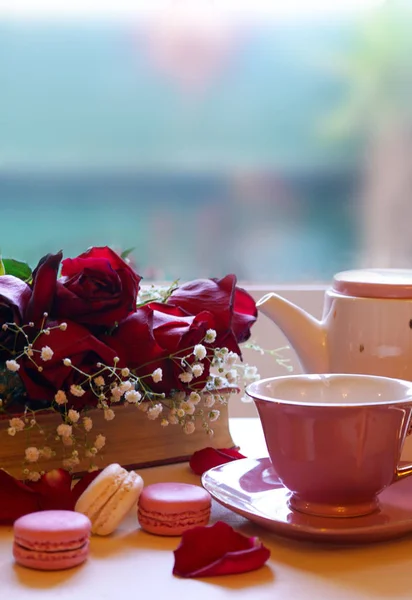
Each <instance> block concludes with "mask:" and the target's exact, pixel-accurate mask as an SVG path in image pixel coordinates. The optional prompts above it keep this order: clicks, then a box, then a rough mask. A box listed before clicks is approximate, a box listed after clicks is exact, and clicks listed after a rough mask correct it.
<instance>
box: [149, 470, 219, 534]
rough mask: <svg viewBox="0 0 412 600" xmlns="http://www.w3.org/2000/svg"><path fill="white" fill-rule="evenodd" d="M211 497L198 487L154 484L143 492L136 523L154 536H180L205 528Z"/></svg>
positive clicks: (178, 484) (185, 484)
mask: <svg viewBox="0 0 412 600" xmlns="http://www.w3.org/2000/svg"><path fill="white" fill-rule="evenodd" d="M210 507H211V496H210V494H209V492H207V491H206V490H205V489H203V488H201V487H200V486H198V485H192V484H189V483H169V482H167V483H166V482H165V483H153V484H151V485H148V486H147V487H145V488H144V490H143V491H142V493H141V495H140V498H139V504H138V519H139V523H140V526H141V528H142V529H144V530H145V531H147V532H148V533H154V534H156V535H165V536H166V535H170V536H172V535H182V534H183V533H184V532H185V531H187V530H188V529H191V528H192V527H197V526H200V525H207V524H208V522H209V519H210Z"/></svg>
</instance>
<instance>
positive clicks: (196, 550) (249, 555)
mask: <svg viewBox="0 0 412 600" xmlns="http://www.w3.org/2000/svg"><path fill="white" fill-rule="evenodd" d="M269 556H270V550H269V549H268V548H266V547H265V546H264V545H263V544H262V543H261V542H260V541H259V539H258V538H256V537H250V538H247V537H246V536H244V535H242V534H240V533H238V532H236V531H235V530H234V529H233V528H232V527H231V526H230V525H228V524H227V523H223V522H222V521H218V522H217V523H215V524H214V525H212V526H208V527H194V528H193V529H190V530H189V531H186V532H185V533H184V534H183V535H182V539H181V542H180V544H179V546H178V548H177V549H176V550H175V551H174V557H175V563H174V566H173V574H174V575H179V576H180V577H210V576H216V575H233V574H235V573H246V572H247V571H254V570H255V569H259V568H260V567H262V566H263V565H264V564H265V562H266V561H267V560H268V558H269Z"/></svg>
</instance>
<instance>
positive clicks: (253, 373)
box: [244, 365, 259, 381]
mask: <svg viewBox="0 0 412 600" xmlns="http://www.w3.org/2000/svg"><path fill="white" fill-rule="evenodd" d="M256 377H257V378H259V374H258V370H257V367H254V366H251V365H247V366H246V367H245V371H244V378H245V379H249V380H251V381H253V380H254V379H256Z"/></svg>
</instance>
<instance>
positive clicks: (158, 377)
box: [152, 368, 163, 383]
mask: <svg viewBox="0 0 412 600" xmlns="http://www.w3.org/2000/svg"><path fill="white" fill-rule="evenodd" d="M162 377H163V371H162V369H160V368H158V369H155V370H154V371H153V373H152V379H153V381H154V382H155V383H159V381H162Z"/></svg>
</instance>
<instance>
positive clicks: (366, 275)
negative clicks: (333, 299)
mask: <svg viewBox="0 0 412 600" xmlns="http://www.w3.org/2000/svg"><path fill="white" fill-rule="evenodd" d="M333 290H334V291H335V292H337V293H338V294H343V295H344V296H355V297H359V296H360V297H363V298H405V299H406V298H410V299H412V269H358V270H353V271H342V272H341V273H337V274H336V275H335V276H334V278H333Z"/></svg>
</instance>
